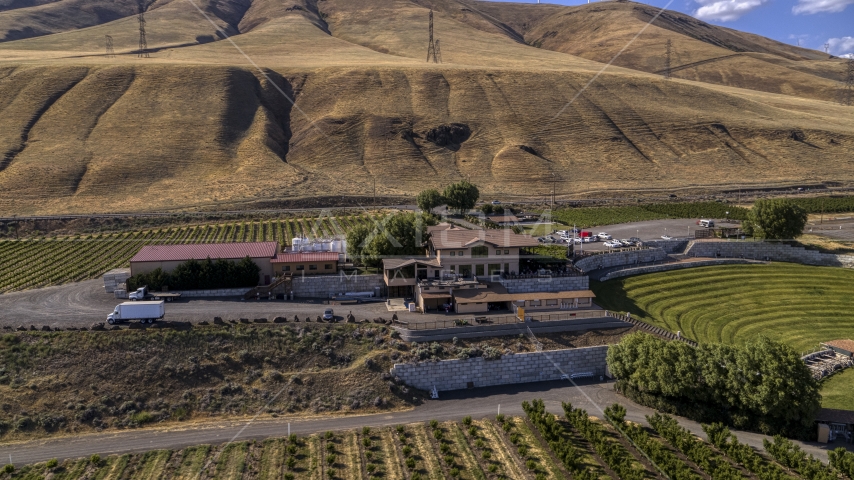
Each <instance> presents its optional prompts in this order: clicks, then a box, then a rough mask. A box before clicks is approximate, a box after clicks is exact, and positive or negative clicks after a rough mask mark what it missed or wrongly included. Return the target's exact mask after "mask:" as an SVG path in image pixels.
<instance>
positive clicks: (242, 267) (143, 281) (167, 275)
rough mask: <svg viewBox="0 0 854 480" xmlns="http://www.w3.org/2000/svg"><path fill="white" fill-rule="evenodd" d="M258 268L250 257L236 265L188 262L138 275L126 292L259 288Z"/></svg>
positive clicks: (223, 261)
mask: <svg viewBox="0 0 854 480" xmlns="http://www.w3.org/2000/svg"><path fill="white" fill-rule="evenodd" d="M260 272H261V267H259V266H258V265H257V264H256V263H255V262H253V261H252V259H251V258H249V257H246V258H244V259H242V260H240V261H239V262H232V261H228V260H223V259H217V260H211V259H210V258H207V259H205V260H202V261H199V260H187V261H186V262H184V263H182V264H180V265H178V266H177V267H175V269H174V270H172V271H171V272H166V271H163V269H162V268H157V269H155V270H152V271H150V272H148V273H138V274H136V275H134V276H132V277H130V278H128V280H127V287H128V290H129V291H131V290H136V289H137V288H140V287H143V286H148V288H149V289H150V290H152V291H155V292H157V291H161V290H162V289H163V287H168V288H169V289H172V290H208V289H214V288H243V287H254V286H257V285H258V275H259V273H260Z"/></svg>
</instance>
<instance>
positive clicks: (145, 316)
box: [107, 300, 166, 325]
mask: <svg viewBox="0 0 854 480" xmlns="http://www.w3.org/2000/svg"><path fill="white" fill-rule="evenodd" d="M164 315H166V306H165V305H164V304H163V300H160V301H156V302H124V303H120V304H118V305H116V309H115V310H114V311H113V313H111V314H109V315H107V323H109V324H110V325H115V324H117V323H121V322H124V321H127V320H139V323H154V321H155V320H160V319H161V318H163V316H164Z"/></svg>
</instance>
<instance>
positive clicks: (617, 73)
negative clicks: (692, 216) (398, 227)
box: [0, 0, 854, 215]
mask: <svg viewBox="0 0 854 480" xmlns="http://www.w3.org/2000/svg"><path fill="white" fill-rule="evenodd" d="M73 1H76V0H59V1H57V2H53V3H48V4H44V5H40V6H33V7H27V6H26V5H25V4H23V3H22V4H21V5H23V6H22V7H21V8H12V9H9V10H5V11H0V32H2V31H3V28H8V25H10V24H11V23H10V20H9V19H10V18H11V17H9V15H11V14H16V15H21V14H24V13H26V14H29V15H36V16H37V17H39V18H43V19H47V18H50V17H51V15H46V14H44V15H42V14H38V12H37V9H39V8H48V7H49V8H53V9H61V8H63V7H62V6H63V5H72V4H70V3H66V2H73ZM34 3H38V2H34ZM96 4H97V2H91V3H90V5H96ZM197 4H198V5H199V7H200V8H202V9H203V10H204V11H205V13H206V14H207V15H208V19H209V20H210V21H208V19H206V18H205V17H204V16H202V15H201V14H200V13H199V11H198V10H196V8H195V7H194V6H193V4H192V3H191V2H189V1H177V0H172V1H171V2H170V1H156V2H154V3H152V4H151V5H149V6H147V8H148V10H147V13H146V20H147V32H148V44H149V47H150V50H151V58H147V59H139V58H137V56H136V54H135V53H134V50H135V49H136V41H137V23H136V18H135V17H134V16H128V17H125V18H122V19H119V20H115V21H110V22H100V23H99V22H92V26H90V27H88V28H72V27H69V26H68V25H65V26H64V27H63V28H64V29H65V30H63V31H62V33H56V34H52V35H35V36H32V38H26V39H21V40H16V41H7V42H0V215H2V214H28V213H52V212H94V211H99V212H100V211H118V210H121V211H130V210H163V209H183V208H206V209H209V208H215V207H219V206H239V205H242V204H245V203H247V202H258V201H268V200H280V199H286V198H300V197H309V196H318V195H322V196H328V195H347V196H353V195H356V196H358V195H371V194H372V193H373V188H374V182H375V181H376V188H377V192H378V193H379V194H381V195H399V194H413V193H415V192H417V191H419V190H420V189H422V188H424V187H425V186H428V185H429V186H440V185H443V184H445V183H448V182H451V181H455V180H458V179H460V178H465V177H467V178H470V179H471V180H472V181H474V182H476V183H477V184H478V185H480V186H481V187H482V190H484V191H485V192H487V193H489V194H501V193H506V194H523V195H531V196H536V195H544V194H546V193H547V192H549V191H550V190H551V180H552V178H555V177H557V178H559V179H560V180H561V186H560V188H559V189H560V190H561V191H563V192H567V193H569V192H575V193H578V192H585V191H592V190H625V191H631V190H651V189H669V188H674V187H690V186H702V187H706V186H709V187H712V188H724V187H729V186H736V185H742V186H746V185H768V184H785V183H797V182H804V181H810V182H817V181H834V182H842V183H847V182H851V181H852V180H854V178H852V177H854V174H852V172H854V168H852V167H854V164H852V160H851V159H852V158H854V157H852V153H854V109H850V108H847V109H846V108H843V107H839V106H836V105H833V104H832V103H830V102H826V101H822V100H820V99H821V98H826V97H829V96H830V95H831V93H832V88H833V85H834V84H833V81H832V78H833V76H834V75H835V68H836V67H837V64H836V63H834V62H832V61H828V60H821V59H815V58H813V57H814V56H815V52H810V51H806V50H803V49H797V48H793V47H788V46H785V45H782V44H778V43H776V42H772V41H771V40H768V39H762V38H760V37H755V36H752V35H747V34H743V33H741V32H734V31H725V29H719V28H717V27H712V28H713V30H714V31H712V32H711V33H708V35H707V37H708V38H701V37H702V35H701V34H700V33H698V32H700V31H701V30H702V29H703V28H705V27H703V26H702V25H701V22H697V24H696V25H693V26H689V27H681V26H680V25H681V23H679V22H677V21H675V20H674V21H673V22H675V24H678V25H676V26H673V25H670V26H668V25H669V24H667V25H665V24H663V25H662V26H658V24H656V25H655V26H652V27H650V28H649V29H648V30H647V32H645V33H644V35H642V36H641V37H639V38H638V40H637V42H636V44H635V45H633V46H632V47H630V48H629V49H628V50H627V51H626V53H625V54H624V56H623V57H621V58H623V59H624V60H625V62H627V63H623V64H622V65H623V67H609V69H608V70H607V71H605V73H603V74H602V75H600V76H598V77H595V75H596V74H597V72H599V71H600V70H601V69H602V66H603V64H602V63H599V62H600V61H602V60H605V57H607V55H608V52H609V51H612V50H618V49H619V48H622V45H620V43H619V42H621V41H624V40H625V39H626V37H627V36H628V35H629V34H631V35H634V33H636V31H637V30H639V29H640V28H641V27H642V25H643V22H645V20H644V19H643V12H645V11H646V10H645V7H642V6H640V4H634V3H609V4H593V5H590V6H582V7H571V8H570V7H556V6H548V5H541V6H537V5H527V6H523V5H519V4H490V3H486V2H478V3H459V2H456V1H451V0H415V1H408V0H371V1H368V0H318V1H315V0H293V1H292V2H291V1H289V2H286V3H281V2H274V1H272V0H240V1H228V0H213V1H206V2H197ZM14 5H16V4H13V7H14ZM27 5H28V4H27ZM110 5H112V6H113V7H115V8H119V7H121V5H122V2H112V3H110ZM430 6H432V7H433V8H435V9H436V18H435V23H436V37H437V38H438V39H439V40H440V41H441V50H442V57H443V60H444V63H443V64H442V65H435V64H427V63H425V62H424V60H425V58H426V41H427V31H426V17H427V12H428V10H427V7H430ZM539 7H543V8H539ZM68 8H71V7H68ZM668 15H670V13H668ZM672 15H673V16H674V18H676V16H678V14H675V13H673V14H672ZM585 18H586V19H587V20H585ZM668 18H670V17H668ZM69 21H70V20H69ZM211 22H212V23H213V25H212V23H211ZM560 22H563V23H560ZM573 22H574V23H573ZM596 22H599V24H600V25H601V26H605V25H607V26H608V27H607V28H601V29H598V30H596V27H595V26H593V25H594V24H596ZM632 22H634V23H632ZM694 22H696V21H694ZM683 23H684V22H683ZM557 24H560V25H563V26H562V27H561V32H576V33H575V34H579V33H577V32H580V31H582V29H583V28H588V29H590V32H589V34H590V35H594V36H597V37H596V38H597V39H600V40H601V42H602V43H603V45H605V47H602V49H601V52H599V53H596V51H595V50H594V51H593V53H595V54H591V52H590V51H574V50H572V48H574V47H573V45H575V43H573V42H571V41H569V40H568V39H567V38H569V37H567V38H564V37H563V36H562V35H564V33H561V34H556V35H545V34H546V33H547V32H549V31H551V30H549V29H550V28H557V27H553V26H552V25H557ZM624 24H625V25H624ZM214 25H216V27H217V28H219V29H222V30H223V31H225V32H227V33H228V34H229V35H233V37H232V39H233V41H234V42H235V44H236V45H237V46H238V47H239V50H238V49H237V48H235V45H233V44H232V43H231V42H230V41H227V40H223V39H222V37H223V35H222V34H221V32H218V30H217V28H215V27H214ZM698 25H699V26H698ZM4 26H5V27H4ZM678 26H679V27H680V28H682V29H683V30H684V31H682V32H681V33H680V31H678V28H677V27H678ZM632 28H636V30H635V31H634V32H633V31H632ZM606 30H607V31H606ZM57 31H59V30H57ZM609 32H610V33H609ZM722 32H723V33H722ZM566 34H567V35H568V33H566ZM104 35H112V36H113V38H114V44H115V49H116V53H117V55H116V57H115V58H106V57H105V56H104V55H103V53H104ZM585 35H587V34H585ZM668 35H677V36H679V38H680V40H679V42H677V41H676V40H674V45H675V46H676V49H677V51H678V52H681V53H677V56H676V61H675V62H674V64H675V65H681V64H682V63H681V62H688V61H690V62H697V61H702V60H703V59H706V58H710V56H714V55H718V56H720V55H734V57H733V58H731V59H728V60H720V61H717V62H711V63H706V64H703V65H700V66H698V67H692V68H686V69H680V70H678V71H677V72H676V74H675V76H676V77H680V76H682V77H686V79H681V78H677V79H674V80H671V81H665V80H663V79H661V77H660V76H658V75H654V74H650V73H644V72H641V71H638V70H647V71H654V70H655V68H654V61H655V59H654V57H651V56H644V55H645V54H644V53H643V52H644V51H645V50H644V49H647V50H648V49H649V48H652V47H651V45H655V44H656V43H662V42H663V39H664V38H666V37H667V36H668ZM541 37H542V38H543V40H542V42H541V43H542V45H540V46H541V47H542V48H536V47H534V46H531V45H528V43H535V42H536V41H537V39H539V38H541ZM698 38H699V39H698ZM710 38H711V40H710ZM644 42H645V43H644ZM576 43H577V42H576ZM680 49H684V52H682V50H680ZM244 53H245V54H246V56H244V55H243V54H244ZM811 55H812V57H811ZM247 57H248V58H247ZM250 59H251V62H253V63H254V64H255V65H254V66H253V65H252V63H250ZM632 62H634V63H632ZM738 62H747V63H746V64H745V65H748V67H749V68H747V70H746V71H749V72H751V75H752V76H749V77H748V76H746V75H742V76H737V75H734V74H733V73H732V72H730V71H723V70H720V68H722V67H715V68H717V69H718V70H710V69H711V67H708V65H712V64H718V65H724V64H727V65H729V64H737V63H738ZM750 62H753V63H750ZM617 63H620V62H617ZM756 64H762V65H767V66H768V67H767V68H766V69H765V70H760V69H758V68H755V65H756ZM256 66H257V67H258V68H256ZM625 67H631V68H625ZM774 69H777V70H774ZM686 72H687V73H686ZM698 72H699V73H698ZM704 72H705V73H704ZM715 72H717V73H715ZM763 72H764V73H763ZM769 72H770V73H769ZM689 73H690V75H689ZM766 74H767V75H766ZM692 75H693V76H692ZM715 75H719V77H721V78H724V77H725V78H726V79H727V82H724V83H729V84H732V85H735V86H739V87H744V88H734V87H732V86H721V85H715V82H716V80H715V78H717V77H715ZM695 77H696V78H695ZM594 78H595V80H593V81H592V82H591V80H592V79H594ZM822 78H824V80H822ZM697 79H699V80H703V81H702V82H698V81H695V80H697ZM807 79H808V80H809V81H807ZM816 79H819V80H821V81H817V80H816ZM772 80H773V81H772ZM707 82H708V83H707ZM775 82H776V83H775ZM822 82H824V83H822ZM588 84H589V86H588ZM742 84H743V85H742ZM757 90H766V91H771V92H778V93H787V95H780V94H772V93H765V92H762V91H757ZM288 98H293V99H294V100H295V105H291V103H290V101H289V100H288Z"/></svg>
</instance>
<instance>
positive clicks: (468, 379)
mask: <svg viewBox="0 0 854 480" xmlns="http://www.w3.org/2000/svg"><path fill="white" fill-rule="evenodd" d="M607 354H608V346H607V345H602V346H596V347H585V348H573V349H567V350H552V351H548V352H531V353H517V354H514V355H504V356H503V357H501V359H500V360H484V359H483V358H480V357H478V358H469V359H466V360H442V361H440V362H420V363H416V364H408V363H403V364H400V363H399V364H395V366H394V367H393V368H392V369H391V374H392V375H395V376H397V377H400V378H401V380H403V382H404V383H406V384H407V385H410V386H412V387H415V388H420V389H422V390H431V389H432V388H433V387H434V386H435V387H436V389H437V390H440V391H447V390H460V389H463V388H468V387H469V386H473V387H488V386H492V385H509V384H514V383H527V382H545V381H550V380H560V377H561V375H562V374H564V373H566V374H572V373H583V372H592V373H593V374H594V375H595V376H596V377H597V378H598V377H599V376H600V375H605V365H606V364H605V356H606V355H607Z"/></svg>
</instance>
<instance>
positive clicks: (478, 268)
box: [474, 263, 484, 277]
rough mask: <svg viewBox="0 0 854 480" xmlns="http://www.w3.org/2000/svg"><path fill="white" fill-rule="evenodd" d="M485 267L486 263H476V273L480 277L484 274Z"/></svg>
mask: <svg viewBox="0 0 854 480" xmlns="http://www.w3.org/2000/svg"><path fill="white" fill-rule="evenodd" d="M483 267H484V265H483V264H482V263H481V264H480V265H475V266H474V274H475V275H477V276H479V277H482V276H483Z"/></svg>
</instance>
